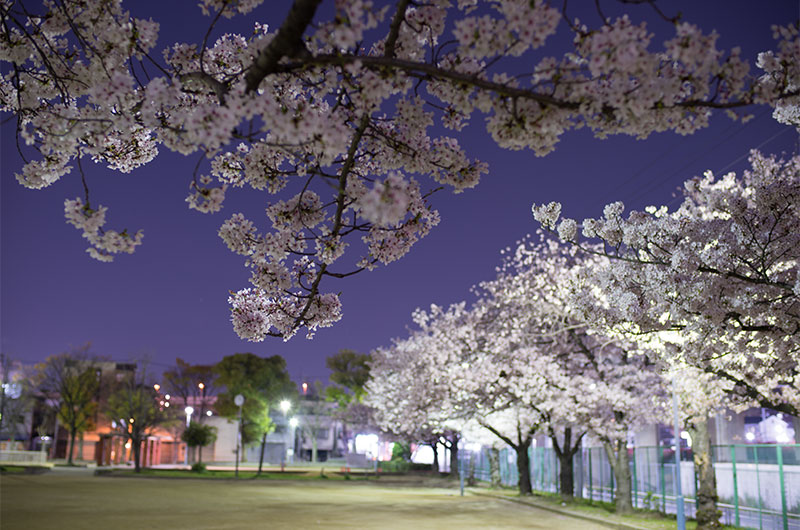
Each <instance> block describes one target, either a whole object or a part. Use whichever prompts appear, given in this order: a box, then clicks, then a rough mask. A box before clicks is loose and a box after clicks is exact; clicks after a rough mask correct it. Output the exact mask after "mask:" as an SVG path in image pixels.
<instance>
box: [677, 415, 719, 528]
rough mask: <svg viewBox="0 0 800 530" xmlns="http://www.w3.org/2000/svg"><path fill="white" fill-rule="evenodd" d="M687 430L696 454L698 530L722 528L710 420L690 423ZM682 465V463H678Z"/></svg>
mask: <svg viewBox="0 0 800 530" xmlns="http://www.w3.org/2000/svg"><path fill="white" fill-rule="evenodd" d="M687 430H688V431H689V434H690V435H691V437H692V452H693V454H694V473H695V476H696V477H697V514H696V516H695V518H696V519H697V528H698V530H711V529H717V528H721V525H720V523H719V518H720V517H721V516H722V513H721V512H720V511H719V509H717V501H718V500H719V498H718V496H717V479H716V476H715V475H714V464H713V461H712V453H711V452H712V449H711V436H710V435H709V432H708V418H707V417H706V418H700V419H697V420H694V421H691V422H689V424H688V425H687ZM678 465H680V463H678Z"/></svg>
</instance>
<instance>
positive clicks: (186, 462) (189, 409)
mask: <svg viewBox="0 0 800 530" xmlns="http://www.w3.org/2000/svg"><path fill="white" fill-rule="evenodd" d="M183 411H184V412H185V413H186V427H187V428H188V427H189V423H191V421H192V414H194V408H193V407H186V408H185V409H183ZM183 463H184V465H187V466H188V465H189V443H188V442H187V443H186V452H185V453H184V454H183Z"/></svg>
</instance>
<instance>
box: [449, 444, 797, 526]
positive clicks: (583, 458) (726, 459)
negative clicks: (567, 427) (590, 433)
mask: <svg viewBox="0 0 800 530" xmlns="http://www.w3.org/2000/svg"><path fill="white" fill-rule="evenodd" d="M629 451H630V457H631V458H630V462H631V464H630V465H631V476H632V480H633V503H634V506H635V507H637V508H648V509H652V510H660V511H663V512H667V513H674V512H675V499H676V497H675V485H676V484H675V471H676V466H675V453H674V451H673V450H672V448H668V447H637V448H630V449H629ZM460 454H462V455H463V457H464V458H465V459H469V460H470V462H469V463H465V466H464V469H465V470H467V469H469V470H470V472H471V473H474V476H475V478H477V479H479V480H485V481H489V480H490V466H489V450H488V449H483V450H482V451H480V452H468V451H461V452H460ZM529 455H530V461H531V484H532V485H533V489H534V490H537V491H546V492H557V491H558V484H559V482H558V476H559V475H558V473H559V463H558V458H557V457H556V454H555V451H554V450H553V449H552V448H549V447H534V448H531V449H530V450H529ZM499 456H500V460H499V463H500V479H501V482H502V483H503V484H504V485H506V486H514V485H516V484H517V482H518V479H519V475H518V472H517V465H516V454H515V453H514V451H511V450H510V449H502V450H501V451H500V455H499ZM713 462H714V469H715V471H716V478H717V493H718V495H719V508H720V510H721V511H722V519H721V520H722V522H723V523H725V524H732V525H736V526H743V527H747V528H758V529H763V530H768V529H776V530H800V445H758V444H748V445H720V446H714V448H713ZM573 465H574V469H575V479H574V482H575V492H574V493H575V494H576V495H579V496H582V497H584V498H588V499H594V500H602V501H607V502H610V501H612V500H613V498H614V490H615V484H614V474H613V472H612V470H611V466H610V465H609V462H608V457H607V456H606V453H605V451H604V450H603V448H601V447H590V448H584V449H583V450H582V451H580V452H579V453H578V454H576V455H575V459H574V461H573ZM680 465H681V486H682V487H681V490H682V491H683V495H684V499H685V503H686V513H687V515H688V516H690V517H692V516H693V515H694V513H695V508H696V491H697V488H696V482H695V475H694V464H693V461H692V453H691V450H690V449H685V448H684V450H683V451H682V453H681V458H680Z"/></svg>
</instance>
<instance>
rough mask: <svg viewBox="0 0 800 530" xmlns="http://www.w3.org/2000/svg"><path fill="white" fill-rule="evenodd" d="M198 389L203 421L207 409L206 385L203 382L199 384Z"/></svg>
mask: <svg viewBox="0 0 800 530" xmlns="http://www.w3.org/2000/svg"><path fill="white" fill-rule="evenodd" d="M197 388H199V389H200V419H201V420H202V419H203V414H204V413H205V408H206V385H205V383H203V382H202V381H201V382H199V383H198V384H197Z"/></svg>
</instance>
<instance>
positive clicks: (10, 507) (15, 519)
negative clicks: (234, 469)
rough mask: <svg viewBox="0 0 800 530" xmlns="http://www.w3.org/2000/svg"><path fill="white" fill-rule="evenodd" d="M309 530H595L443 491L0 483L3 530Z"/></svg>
mask: <svg viewBox="0 0 800 530" xmlns="http://www.w3.org/2000/svg"><path fill="white" fill-rule="evenodd" d="M445 486H446V487H445ZM314 526H320V527H327V528H387V529H394V528H397V529H403V528H412V529H426V528H458V529H471V528H476V529H477V528H480V529H489V528H498V529H514V528H542V529H564V530H571V529H578V528H580V529H586V530H600V529H601V528H604V527H602V526H599V525H597V524H594V523H591V522H588V521H581V520H577V519H573V518H570V517H566V516H562V515H558V514H555V513H551V512H548V511H543V510H539V509H536V508H533V507H530V506H523V505H520V504H515V503H510V502H507V501H503V500H500V499H496V498H492V497H485V496H478V495H470V494H469V493H467V494H466V495H465V496H463V497H462V496H460V495H459V490H458V488H457V486H456V485H455V484H454V483H445V482H439V483H436V482H433V483H432V482H431V481H421V480H417V481H405V482H400V481H392V480H384V479H381V480H380V481H374V480H373V481H369V482H366V481H355V480H354V481H341V480H337V481H324V480H314V481H308V480H306V481H299V480H298V481H287V480H275V481H265V480H201V479H164V478H160V479H153V478H149V479H148V478H139V477H103V476H94V475H92V474H90V473H87V472H79V471H74V470H69V471H53V472H50V473H45V474H40V475H27V474H7V475H3V476H2V477H0V527H2V528H3V530H16V529H26V530H28V529H38V528H58V529H73V528H74V529H87V528H91V529H105V528H109V529H127V528H137V529H139V528H175V529H182V528H187V529H218V528H219V529H238V528H248V529H250V528H269V529H273V528H275V529H281V528H305V527H314Z"/></svg>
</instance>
